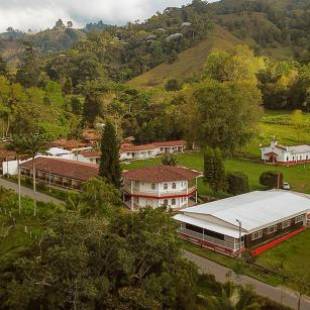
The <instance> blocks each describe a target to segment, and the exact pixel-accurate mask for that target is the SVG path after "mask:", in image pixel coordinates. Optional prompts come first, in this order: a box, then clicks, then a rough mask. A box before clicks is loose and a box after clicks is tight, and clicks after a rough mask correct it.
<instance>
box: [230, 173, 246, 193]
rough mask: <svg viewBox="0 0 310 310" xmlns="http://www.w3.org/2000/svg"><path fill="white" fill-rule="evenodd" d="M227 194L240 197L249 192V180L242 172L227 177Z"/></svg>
mask: <svg viewBox="0 0 310 310" xmlns="http://www.w3.org/2000/svg"><path fill="white" fill-rule="evenodd" d="M226 180H227V192H228V193H230V194H232V195H240V194H244V193H247V192H249V190H250V187H249V178H248V176H247V175H246V174H244V173H242V172H230V173H228V174H227V176H226Z"/></svg>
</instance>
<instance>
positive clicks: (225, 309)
mask: <svg viewBox="0 0 310 310" xmlns="http://www.w3.org/2000/svg"><path fill="white" fill-rule="evenodd" d="M200 299H202V300H203V301H204V303H205V304H206V305H207V307H208V309H210V310H258V309H260V305H259V304H258V303H257V301H256V298H255V295H254V294H253V293H252V290H251V289H250V288H244V287H241V286H236V285H235V284H234V283H232V282H231V281H229V282H227V283H225V284H224V285H223V286H222V291H221V294H220V295H219V296H210V297H209V296H208V297H204V296H200Z"/></svg>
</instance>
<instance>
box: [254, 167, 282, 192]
mask: <svg viewBox="0 0 310 310" xmlns="http://www.w3.org/2000/svg"><path fill="white" fill-rule="evenodd" d="M259 182H260V184H262V185H264V186H266V187H267V188H282V186H283V174H282V173H281V172H279V171H265V172H263V173H262V174H261V175H260V177H259Z"/></svg>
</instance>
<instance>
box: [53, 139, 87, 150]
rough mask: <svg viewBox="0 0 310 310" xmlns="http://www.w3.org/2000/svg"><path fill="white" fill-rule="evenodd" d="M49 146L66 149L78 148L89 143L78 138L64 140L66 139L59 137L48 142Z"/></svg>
mask: <svg viewBox="0 0 310 310" xmlns="http://www.w3.org/2000/svg"><path fill="white" fill-rule="evenodd" d="M50 146H51V147H61V148H64V149H66V150H72V149H78V148H82V147H86V146H89V144H87V143H85V142H82V141H79V140H73V139H72V140H66V139H59V140H55V141H53V142H52V143H51V144H50Z"/></svg>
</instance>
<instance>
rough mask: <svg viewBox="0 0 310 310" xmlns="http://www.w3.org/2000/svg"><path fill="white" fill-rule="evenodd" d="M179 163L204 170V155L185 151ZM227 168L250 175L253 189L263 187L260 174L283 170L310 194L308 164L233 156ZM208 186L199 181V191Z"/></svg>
mask: <svg viewBox="0 0 310 310" xmlns="http://www.w3.org/2000/svg"><path fill="white" fill-rule="evenodd" d="M176 157H177V162H178V165H181V166H185V167H188V168H191V169H196V170H199V171H202V170H203V155H202V153H199V152H197V153H183V154H178V155H177V156H176ZM160 162H161V159H160V158H154V159H149V160H143V161H135V162H133V163H130V164H128V165H124V166H123V168H124V169H134V168H140V167H146V166H155V165H158V164H160ZM225 167H226V170H227V171H228V172H229V171H242V172H244V173H245V174H247V175H248V177H249V183H250V188H251V190H257V189H263V187H262V186H261V185H260V184H259V176H260V175H261V173H262V172H263V171H266V170H277V171H281V172H282V173H283V175H284V179H285V181H287V182H289V183H290V184H291V186H292V189H293V190H295V191H299V192H305V193H309V194H310V165H307V166H303V165H301V166H294V167H289V168H288V167H273V166H268V165H266V164H264V163H261V162H256V161H252V160H249V159H242V158H231V159H227V160H226V161H225ZM207 192H208V191H207V188H206V186H205V184H204V183H203V182H202V181H200V182H199V193H200V194H202V195H204V194H206V193H207Z"/></svg>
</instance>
